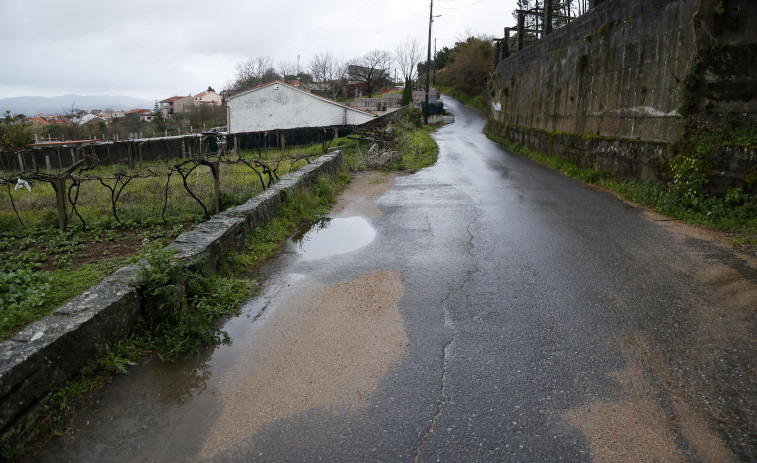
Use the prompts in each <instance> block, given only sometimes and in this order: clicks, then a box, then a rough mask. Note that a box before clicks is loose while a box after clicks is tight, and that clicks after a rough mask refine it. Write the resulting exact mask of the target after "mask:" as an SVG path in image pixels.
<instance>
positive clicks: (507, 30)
mask: <svg viewBox="0 0 757 463" xmlns="http://www.w3.org/2000/svg"><path fill="white" fill-rule="evenodd" d="M510 30H511V29H510V28H509V27H506V28H505V50H504V55H505V58H507V57H508V56H510Z"/></svg>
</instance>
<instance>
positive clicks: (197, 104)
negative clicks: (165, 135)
mask: <svg viewBox="0 0 757 463" xmlns="http://www.w3.org/2000/svg"><path fill="white" fill-rule="evenodd" d="M222 104H223V97H222V96H221V95H219V94H218V93H216V92H215V91H213V90H206V91H204V92H200V93H198V94H197V95H195V96H192V95H187V96H172V97H171V98H166V99H165V100H161V101H160V111H161V112H162V113H163V117H165V118H169V117H173V116H175V115H177V114H181V113H186V112H189V111H192V110H194V109H196V108H202V107H210V108H217V107H220V106H221V105H222Z"/></svg>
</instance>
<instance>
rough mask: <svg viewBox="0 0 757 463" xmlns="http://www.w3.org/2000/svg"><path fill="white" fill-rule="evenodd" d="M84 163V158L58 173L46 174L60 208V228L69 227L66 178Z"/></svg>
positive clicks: (64, 229)
mask: <svg viewBox="0 0 757 463" xmlns="http://www.w3.org/2000/svg"><path fill="white" fill-rule="evenodd" d="M83 163H84V160H83V159H82V160H80V161H78V162H77V163H75V164H74V165H72V166H71V167H69V168H68V169H66V170H64V171H63V172H61V173H59V174H57V175H46V176H45V177H47V178H45V180H46V181H48V182H49V183H50V184H51V185H52V186H53V190H55V204H56V207H57V208H58V228H60V229H61V230H63V231H66V228H67V227H68V202H67V201H66V193H67V191H66V180H67V179H68V177H69V175H71V172H73V171H74V170H76V169H77V168H78V167H79V166H80V165H82V164H83Z"/></svg>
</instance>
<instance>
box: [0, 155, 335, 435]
mask: <svg viewBox="0 0 757 463" xmlns="http://www.w3.org/2000/svg"><path fill="white" fill-rule="evenodd" d="M344 162H345V161H344V155H343V153H342V152H341V151H335V152H333V153H330V154H328V155H325V156H321V157H320V158H318V160H316V161H314V162H312V163H310V164H308V165H307V166H305V167H303V168H302V169H300V170H298V171H296V172H293V173H290V174H287V175H284V176H282V177H281V179H280V180H279V182H278V183H276V184H275V185H273V186H272V187H271V188H269V189H268V190H266V191H265V192H263V193H261V194H259V195H257V196H256V197H254V198H252V199H250V200H249V201H247V202H246V203H244V204H242V205H239V206H236V207H232V208H230V209H228V210H226V211H224V212H222V213H221V214H218V215H216V216H214V217H213V218H211V219H210V220H209V221H207V222H204V223H201V224H199V225H197V226H196V227H195V228H194V229H192V230H191V231H188V232H186V233H183V234H181V235H179V237H177V238H176V240H175V241H174V243H172V244H171V245H169V247H171V248H173V249H175V250H176V256H177V257H178V258H180V259H194V258H206V259H207V265H208V266H210V267H212V268H213V269H217V268H218V266H219V265H220V263H221V258H222V257H223V255H224V252H225V251H226V250H229V249H239V248H241V246H243V245H244V243H245V240H246V239H247V236H248V235H249V233H250V232H251V231H252V229H254V228H255V227H258V226H262V225H265V224H266V223H267V222H268V221H269V220H270V219H271V218H273V217H274V216H275V215H276V214H277V213H278V211H279V208H280V207H281V204H282V201H283V200H284V199H285V198H286V197H287V196H289V195H292V194H294V192H295V191H296V190H298V189H300V188H307V187H309V186H311V185H312V184H314V183H315V181H316V180H317V179H318V178H319V177H323V176H328V175H334V174H336V173H338V172H339V171H340V170H342V169H343V167H344ZM139 272H140V266H139V265H137V264H131V265H128V266H126V267H123V268H121V269H119V270H118V271H116V272H115V273H113V274H112V275H110V276H108V277H106V278H104V279H103V280H102V281H101V282H100V283H99V284H97V285H95V286H93V287H91V288H90V289H88V290H87V291H85V292H84V293H83V294H81V295H80V296H77V297H75V298H74V299H72V300H71V301H69V302H68V303H66V304H64V305H63V306H61V307H59V308H58V309H57V310H55V312H53V313H52V314H51V315H49V316H47V317H45V318H43V319H41V320H38V321H36V322H34V323H32V324H31V325H29V326H28V327H26V328H25V329H24V330H23V331H21V332H20V333H18V334H16V335H15V336H13V337H12V338H10V339H9V340H7V341H5V342H3V343H2V344H0V436H2V437H0V445H1V444H2V443H5V442H6V441H7V439H9V438H11V437H12V436H13V435H14V434H16V432H17V431H18V428H22V427H23V423H20V421H24V420H23V417H24V416H25V415H26V414H27V412H29V411H30V410H33V409H35V408H36V407H37V406H38V405H41V404H42V403H43V401H44V399H45V398H46V397H48V395H49V394H50V393H51V392H53V391H56V390H58V389H60V388H61V387H62V386H64V385H65V384H66V382H67V381H69V380H70V379H72V378H74V377H75V376H76V375H77V374H78V373H79V371H80V370H81V368H82V367H84V366H86V365H87V364H89V363H91V362H92V360H93V359H94V358H95V356H96V355H97V353H98V351H99V350H100V349H101V348H103V347H108V346H111V345H112V344H113V343H115V342H117V341H118V339H120V338H121V337H122V336H123V335H124V334H126V332H127V330H128V329H129V328H130V327H132V326H134V325H135V324H138V323H140V322H141V321H142V320H144V319H145V317H146V316H147V317H149V315H150V314H146V313H143V311H144V310H145V309H144V308H145V303H144V301H142V300H141V298H140V297H139V295H138V294H137V288H136V285H137V282H138V279H139Z"/></svg>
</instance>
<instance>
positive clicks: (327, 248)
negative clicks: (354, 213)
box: [292, 217, 376, 260]
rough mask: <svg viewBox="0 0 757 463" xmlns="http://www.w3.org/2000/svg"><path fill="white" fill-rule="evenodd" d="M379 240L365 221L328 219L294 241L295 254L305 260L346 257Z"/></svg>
mask: <svg viewBox="0 0 757 463" xmlns="http://www.w3.org/2000/svg"><path fill="white" fill-rule="evenodd" d="M375 237H376V230H375V229H374V228H373V227H372V226H371V224H370V223H369V222H368V221H367V220H366V219H364V218H363V217H347V218H336V219H332V218H325V219H322V220H319V221H318V222H316V223H314V224H312V225H311V226H310V227H308V228H305V229H303V230H302V232H300V233H297V234H295V235H294V236H293V237H292V242H293V243H294V245H295V246H294V247H295V252H297V254H299V255H300V256H301V258H302V259H303V260H316V259H322V258H324V257H330V256H335V255H338V254H345V253H348V252H351V251H355V250H357V249H360V248H362V247H363V246H365V245H367V244H368V243H370V242H371V241H373V239H374V238H375Z"/></svg>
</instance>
